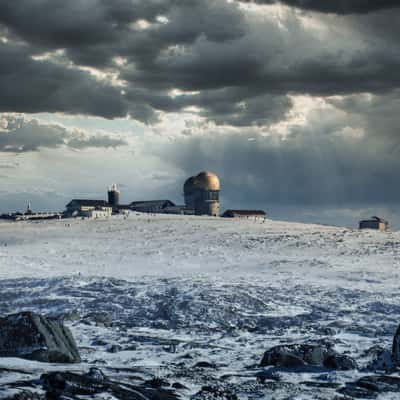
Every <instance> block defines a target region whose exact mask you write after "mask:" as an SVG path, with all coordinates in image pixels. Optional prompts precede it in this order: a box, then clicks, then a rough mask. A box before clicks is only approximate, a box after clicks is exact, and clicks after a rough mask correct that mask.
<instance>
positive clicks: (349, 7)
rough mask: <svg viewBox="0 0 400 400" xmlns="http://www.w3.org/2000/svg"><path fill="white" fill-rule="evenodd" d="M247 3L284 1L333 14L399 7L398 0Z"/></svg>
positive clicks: (249, 0)
mask: <svg viewBox="0 0 400 400" xmlns="http://www.w3.org/2000/svg"><path fill="white" fill-rule="evenodd" d="M241 1H244V2H247V3H258V4H275V3H283V4H286V5H288V6H291V7H298V8H301V9H303V10H310V11H318V12H324V13H333V14H365V13H370V12H374V11H377V10H385V9H391V8H399V7H400V4H399V2H398V1H397V0H322V1H321V0H241Z"/></svg>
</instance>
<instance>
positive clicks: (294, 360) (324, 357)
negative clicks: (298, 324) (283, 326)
mask: <svg viewBox="0 0 400 400" xmlns="http://www.w3.org/2000/svg"><path fill="white" fill-rule="evenodd" d="M270 365H273V366H275V367H283V368H301V367H305V366H315V367H325V368H329V369H337V370H351V369H357V363H356V361H355V360H354V359H353V358H351V357H349V356H346V355H344V354H339V353H337V352H336V351H334V350H333V349H331V348H330V347H328V346H325V345H321V344H315V345H312V344H291V345H282V346H275V347H272V348H271V349H269V350H267V351H266V352H265V353H264V356H263V358H262V360H261V363H260V366H261V367H266V366H270Z"/></svg>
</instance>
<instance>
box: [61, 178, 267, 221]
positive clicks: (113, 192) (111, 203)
mask: <svg viewBox="0 0 400 400" xmlns="http://www.w3.org/2000/svg"><path fill="white" fill-rule="evenodd" d="M220 190H221V184H220V181H219V178H218V176H217V175H215V174H214V173H212V172H207V171H204V172H200V173H199V174H198V175H196V176H191V177H190V178H189V179H187V180H186V182H185V183H184V185H183V194H184V200H185V204H184V205H177V204H175V203H174V202H173V201H171V200H147V201H145V200H143V201H133V202H131V203H129V204H121V203H120V192H119V190H118V188H117V186H116V185H113V186H111V188H110V189H109V190H108V193H107V201H106V200H88V199H74V200H72V201H70V202H69V203H68V204H67V206H66V211H65V216H66V217H87V218H101V217H108V216H111V215H112V214H126V213H129V212H131V211H136V212H141V213H149V214H186V215H209V216H219V215H220ZM222 216H223V217H230V218H263V219H265V218H266V213H265V212H264V211H261V210H227V211H225V213H224V214H222Z"/></svg>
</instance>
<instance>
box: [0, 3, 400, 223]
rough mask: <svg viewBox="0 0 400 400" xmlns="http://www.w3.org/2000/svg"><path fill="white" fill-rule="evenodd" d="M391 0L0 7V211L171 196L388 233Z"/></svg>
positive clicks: (394, 113) (396, 52)
mask: <svg viewBox="0 0 400 400" xmlns="http://www.w3.org/2000/svg"><path fill="white" fill-rule="evenodd" d="M399 43H400V3H399V2H398V0H396V1H395V0H379V1H378V0H376V1H372V0H325V1H320V0H256V1H245V0H243V1H239V0H184V1H183V0H146V1H142V0H113V1H109V0H69V1H61V0H30V1H29V2H27V1H25V0H2V1H1V2H0V89H1V90H0V94H1V95H0V179H1V185H0V212H9V211H15V210H19V209H24V208H25V207H26V204H27V202H28V201H30V202H31V203H32V207H33V209H34V210H62V209H63V208H64V206H65V204H66V203H67V202H68V201H69V200H70V199H72V198H104V197H105V193H106V190H107V187H108V186H109V185H111V184H112V183H117V184H118V185H119V186H120V189H121V192H122V193H121V195H122V201H123V202H126V203H128V202H130V201H133V200H146V199H159V198H162V199H171V200H173V201H175V202H177V203H182V202H183V197H182V185H183V182H184V180H185V179H186V178H187V177H189V176H192V175H194V174H197V173H198V172H200V171H202V170H210V171H213V172H215V173H216V174H217V175H218V176H219V177H220V180H221V185H222V191H221V199H222V208H223V209H226V208H262V209H264V210H266V211H267V212H268V214H269V215H270V216H271V218H276V219H286V220H294V221H305V222H319V223H326V224H336V225H344V226H356V225H357V222H358V220H359V219H360V218H365V217H370V216H372V215H379V216H382V217H386V218H388V219H389V220H390V222H392V225H393V226H394V227H398V228H400V211H399V209H398V208H399V207H398V205H399V204H400V185H399V184H398V176H399V175H400V157H399V151H400V136H399V131H398V127H399V125H400V123H399V122H400V47H399Z"/></svg>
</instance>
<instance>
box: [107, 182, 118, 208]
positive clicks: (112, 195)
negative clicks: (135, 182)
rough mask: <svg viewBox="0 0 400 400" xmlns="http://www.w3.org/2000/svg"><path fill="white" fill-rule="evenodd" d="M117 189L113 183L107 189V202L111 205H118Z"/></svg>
mask: <svg viewBox="0 0 400 400" xmlns="http://www.w3.org/2000/svg"><path fill="white" fill-rule="evenodd" d="M119 194H120V193H119V190H118V187H117V185H116V184H115V183H114V184H113V185H112V186H111V187H110V189H109V190H108V203H109V204H110V205H112V206H113V207H115V206H118V205H119Z"/></svg>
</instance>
